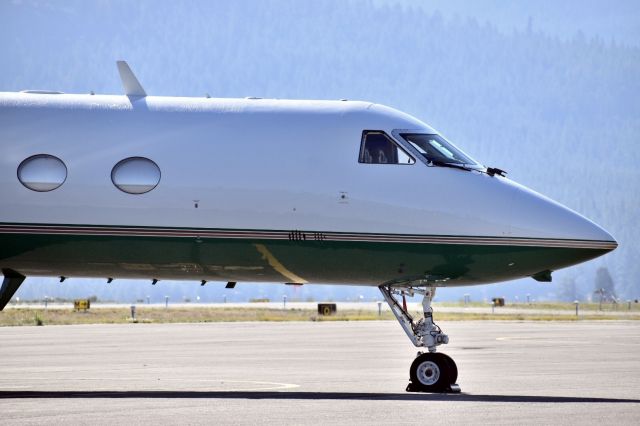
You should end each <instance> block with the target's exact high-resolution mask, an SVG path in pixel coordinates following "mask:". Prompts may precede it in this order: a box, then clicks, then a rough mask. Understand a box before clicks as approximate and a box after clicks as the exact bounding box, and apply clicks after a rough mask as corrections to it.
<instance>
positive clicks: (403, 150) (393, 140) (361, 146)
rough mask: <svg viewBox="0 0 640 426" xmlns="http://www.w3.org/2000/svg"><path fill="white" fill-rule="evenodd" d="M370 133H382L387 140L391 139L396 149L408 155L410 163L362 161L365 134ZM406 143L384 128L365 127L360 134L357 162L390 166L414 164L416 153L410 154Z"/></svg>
mask: <svg viewBox="0 0 640 426" xmlns="http://www.w3.org/2000/svg"><path fill="white" fill-rule="evenodd" d="M371 133H379V134H382V135H383V136H384V137H386V138H387V139H389V141H391V143H393V144H394V145H395V146H396V149H399V150H400V151H402V152H403V154H404V155H406V156H407V157H409V158H410V159H411V160H412V162H410V163H370V162H367V161H363V158H364V149H365V138H366V136H367V135H368V134H371ZM406 145H407V144H401V143H399V142H398V140H397V138H395V137H392V136H390V135H389V134H388V133H387V132H386V131H384V130H376V129H365V130H363V131H362V135H361V137H360V151H359V153H358V164H377V165H391V166H398V165H404V166H413V165H414V164H416V163H417V162H418V160H417V159H416V155H415V154H410V153H409V151H408V150H407V148H406Z"/></svg>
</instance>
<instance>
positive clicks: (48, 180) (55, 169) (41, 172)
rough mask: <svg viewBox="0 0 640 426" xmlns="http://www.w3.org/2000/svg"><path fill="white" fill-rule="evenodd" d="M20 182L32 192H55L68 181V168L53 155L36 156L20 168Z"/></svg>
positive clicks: (23, 163)
mask: <svg viewBox="0 0 640 426" xmlns="http://www.w3.org/2000/svg"><path fill="white" fill-rule="evenodd" d="M18 180H19V181H20V183H21V184H23V185H24V186H25V187H27V188H29V189H31V190H32V191H38V192H47V191H53V190H54V189H56V188H58V187H59V186H60V185H62V184H63V183H64V181H65V180H67V166H65V165H64V163H63V162H62V160H60V159H59V158H58V157H54V156H53V155H49V154H38V155H34V156H32V157H29V158H27V159H26V160H24V161H23V162H22V163H20V165H19V166H18Z"/></svg>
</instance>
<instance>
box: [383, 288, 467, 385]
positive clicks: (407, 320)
mask: <svg viewBox="0 0 640 426" xmlns="http://www.w3.org/2000/svg"><path fill="white" fill-rule="evenodd" d="M435 290H436V289H435V287H426V288H417V287H412V286H411V285H404V286H401V287H400V286H397V287H394V286H392V285H381V286H380V291H381V292H382V295H383V296H384V298H385V300H386V301H387V303H388V304H389V307H390V308H391V311H392V312H393V314H394V315H395V317H396V319H397V320H398V322H399V323H400V325H401V326H402V328H403V329H404V331H405V332H406V333H407V336H408V337H409V339H411V342H413V344H414V345H415V346H417V347H424V348H427V349H428V350H429V352H425V353H423V352H418V356H417V357H416V359H415V360H414V361H413V363H412V364H411V368H410V369H409V377H410V379H411V383H409V385H408V386H407V392H460V387H459V386H458V385H457V384H456V381H457V380H458V367H457V366H456V363H455V362H454V361H453V359H452V358H451V357H450V356H449V355H446V354H443V353H442V352H436V347H437V346H439V345H443V344H447V343H449V337H448V336H447V335H446V334H444V333H443V332H442V330H441V329H440V327H438V326H437V325H436V324H435V323H434V322H433V309H432V308H431V301H432V300H433V296H434V294H435ZM415 293H418V294H423V295H424V298H423V300H422V307H423V311H424V317H423V318H421V319H420V320H418V321H416V322H414V320H413V317H412V316H411V315H410V314H409V312H408V310H407V303H406V299H405V295H406V294H409V295H411V296H413V295H414V294H415ZM394 294H399V295H401V296H402V304H400V303H399V302H398V300H397V299H396V298H395V296H394Z"/></svg>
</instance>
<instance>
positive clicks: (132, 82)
mask: <svg viewBox="0 0 640 426" xmlns="http://www.w3.org/2000/svg"><path fill="white" fill-rule="evenodd" d="M116 64H117V65H118V72H119V73H120V80H122V87H124V94H125V95H127V96H147V92H145V91H144V89H143V88H142V85H141V84H140V82H139V81H138V79H137V78H136V75H135V74H134V73H133V71H131V68H130V67H129V64H127V61H117V62H116Z"/></svg>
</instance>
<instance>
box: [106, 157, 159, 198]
mask: <svg viewBox="0 0 640 426" xmlns="http://www.w3.org/2000/svg"><path fill="white" fill-rule="evenodd" d="M111 180H112V181H113V184H114V185H115V186H116V187H117V188H118V189H119V190H121V191H123V192H126V193H128V194H144V193H145V192H149V191H151V190H152V189H153V188H155V187H156V186H158V183H160V168H159V167H158V165H157V164H156V163H154V162H153V161H151V160H149V159H148V158H144V157H131V158H125V159H124V160H122V161H120V162H119V163H118V164H116V165H115V166H113V170H111Z"/></svg>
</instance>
